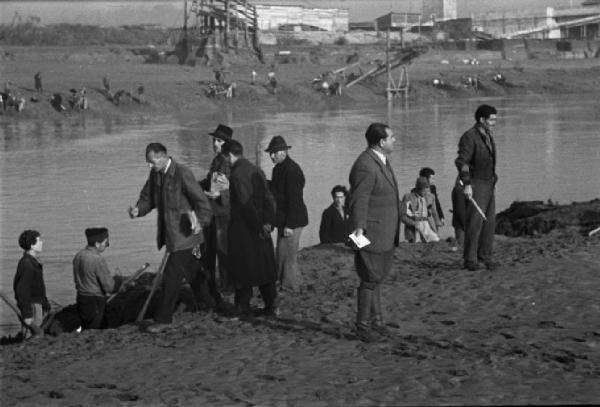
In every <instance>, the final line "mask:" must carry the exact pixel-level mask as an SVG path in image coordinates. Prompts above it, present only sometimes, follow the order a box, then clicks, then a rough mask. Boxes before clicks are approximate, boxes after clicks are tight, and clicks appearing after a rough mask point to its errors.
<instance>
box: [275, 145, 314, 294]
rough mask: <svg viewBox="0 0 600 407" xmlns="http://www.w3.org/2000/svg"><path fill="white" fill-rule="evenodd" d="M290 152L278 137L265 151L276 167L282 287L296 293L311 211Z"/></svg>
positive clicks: (303, 183) (296, 165)
mask: <svg viewBox="0 0 600 407" xmlns="http://www.w3.org/2000/svg"><path fill="white" fill-rule="evenodd" d="M290 148H292V147H291V146H288V145H287V143H286V142H285V140H284V138H283V137H281V136H274V137H273V138H272V139H271V142H270V143H269V146H268V147H267V149H266V150H265V151H266V152H267V153H269V156H270V157H271V160H272V161H273V163H274V164H275V167H273V175H272V176H271V183H270V189H271V192H272V194H273V196H274V197H275V203H276V205H277V210H276V215H275V227H277V250H276V252H277V276H278V280H279V286H280V288H282V289H290V290H292V291H295V290H296V289H297V288H298V286H297V285H298V283H297V281H296V270H297V267H298V265H297V257H298V248H299V246H300V234H301V233H302V229H303V228H304V227H305V226H306V225H308V211H307V209H306V205H305V204H304V197H303V190H304V185H305V179H304V173H303V172H302V169H301V168H300V166H299V165H298V163H296V162H295V161H294V160H292V159H291V157H290V156H289V155H288V150H289V149H290Z"/></svg>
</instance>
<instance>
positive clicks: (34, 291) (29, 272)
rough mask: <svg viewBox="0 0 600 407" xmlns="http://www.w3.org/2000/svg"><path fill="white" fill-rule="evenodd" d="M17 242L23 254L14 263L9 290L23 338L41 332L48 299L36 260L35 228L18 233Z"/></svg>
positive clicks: (40, 243) (39, 241)
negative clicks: (12, 277)
mask: <svg viewBox="0 0 600 407" xmlns="http://www.w3.org/2000/svg"><path fill="white" fill-rule="evenodd" d="M19 246H20V247H21V249H23V257H21V260H19V264H18V265H17V272H16V273H15V278H14V281H13V290H14V292H15V300H16V301H17V307H18V308H19V310H20V311H21V317H22V318H23V321H22V322H23V324H24V326H23V330H22V334H23V336H24V337H25V338H27V337H28V336H31V335H30V332H31V333H33V335H36V336H43V335H44V331H43V329H42V328H41V326H42V322H43V321H44V317H45V316H46V315H47V314H48V313H49V312H50V302H49V301H48V298H47V297H46V285H45V284H44V270H43V267H42V262H41V261H40V254H41V253H42V247H43V241H42V238H41V236H40V233H39V232H38V231H36V230H26V231H24V232H23V233H21V235H20V236H19Z"/></svg>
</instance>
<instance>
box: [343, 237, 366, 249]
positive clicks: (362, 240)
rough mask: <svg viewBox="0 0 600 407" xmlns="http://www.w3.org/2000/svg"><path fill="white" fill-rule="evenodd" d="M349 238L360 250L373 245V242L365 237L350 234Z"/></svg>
mask: <svg viewBox="0 0 600 407" xmlns="http://www.w3.org/2000/svg"><path fill="white" fill-rule="evenodd" d="M348 237H349V238H350V240H352V242H353V243H354V244H355V245H356V247H358V248H359V249H362V248H363V247H365V246H367V245H369V244H371V241H370V240H369V239H367V237H366V236H365V235H360V236H356V235H355V234H354V233H350V234H349V235H348Z"/></svg>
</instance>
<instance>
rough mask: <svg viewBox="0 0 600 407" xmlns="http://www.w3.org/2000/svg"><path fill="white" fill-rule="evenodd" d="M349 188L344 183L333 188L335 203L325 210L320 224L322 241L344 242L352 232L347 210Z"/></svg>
mask: <svg viewBox="0 0 600 407" xmlns="http://www.w3.org/2000/svg"><path fill="white" fill-rule="evenodd" d="M347 196H348V190H347V189H346V187H345V186H343V185H336V186H334V187H333V189H332V190H331V197H332V198H333V203H332V204H331V205H329V207H327V209H325V210H324V211H323V215H321V225H320V226H319V239H320V240H321V243H344V242H346V240H348V235H349V234H350V232H351V230H350V222H349V215H348V212H347V211H346V198H347Z"/></svg>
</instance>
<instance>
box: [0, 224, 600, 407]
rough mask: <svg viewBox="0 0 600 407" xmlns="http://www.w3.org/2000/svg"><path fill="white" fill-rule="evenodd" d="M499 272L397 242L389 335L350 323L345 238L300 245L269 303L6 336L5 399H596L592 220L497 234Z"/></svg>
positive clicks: (445, 249)
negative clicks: (260, 312) (166, 321)
mask: <svg viewBox="0 0 600 407" xmlns="http://www.w3.org/2000/svg"><path fill="white" fill-rule="evenodd" d="M497 242H498V244H497V253H498V260H499V261H500V262H501V263H502V266H501V267H500V268H499V269H498V270H497V271H495V272H487V271H486V272H479V273H476V272H468V271H465V270H463V269H462V268H461V267H460V266H461V259H460V254H459V253H457V252H453V251H452V250H451V247H450V245H449V244H447V243H440V244H437V245H408V244H402V246H401V247H400V248H399V249H398V250H397V251H396V255H395V260H394V268H393V273H392V275H391V276H390V278H389V279H388V281H387V282H386V284H385V286H384V289H383V296H384V308H385V311H386V316H387V320H388V321H389V323H390V328H391V329H392V331H393V335H392V336H391V337H390V338H388V339H387V340H386V341H385V342H382V343H375V344H364V343H362V342H360V341H358V340H356V339H355V338H354V336H353V334H352V330H351V320H352V318H353V315H354V290H355V287H356V277H355V275H354V272H353V269H352V255H351V253H350V252H349V251H348V250H347V249H346V248H343V247H337V246H316V247H312V248H308V249H305V250H303V251H302V253H301V255H300V259H299V263H300V270H301V274H302V281H303V283H302V290H301V293H300V294H298V295H296V296H293V297H292V296H287V297H284V298H283V300H282V310H283V313H282V315H281V317H280V318H279V319H276V320H275V319H263V318H256V319H255V320H254V321H247V322H224V323H219V322H216V321H215V320H213V319H212V318H210V317H207V316H202V315H200V314H196V313H187V312H186V313H182V314H178V315H176V318H175V323H174V325H173V329H171V330H170V331H167V332H165V333H162V334H159V335H155V336H152V335H149V334H145V333H142V332H140V330H139V329H138V327H136V326H135V325H126V326H123V327H121V328H118V329H110V330H105V331H101V332H93V333H91V332H85V333H82V334H76V333H71V334H63V335H61V336H59V337H57V338H53V337H46V338H44V339H42V340H40V341H38V342H33V341H30V342H27V343H25V344H20V345H11V346H5V347H2V349H1V350H0V351H1V355H2V366H3V371H2V387H3V388H2V396H1V400H0V402H1V403H2V405H13V404H18V405H119V404H120V405H163V404H166V405H182V406H183V405H216V406H231V405H236V406H238V405H239V406H250V405H260V406H284V405H289V406H296V405H297V406H300V405H303V406H306V405H310V406H347V405H365V406H367V405H369V406H370V405H382V406H396V405H416V404H421V405H435V404H460V405H464V404H574V403H595V402H598V400H600V389H599V388H598V386H597V383H598V380H599V379H600V353H599V352H598V349H600V324H599V321H600V319H599V318H598V315H599V313H600V303H599V302H598V295H597V293H598V291H599V290H600V278H599V276H598V270H599V269H600V254H599V253H600V250H599V249H600V234H597V235H595V236H593V237H591V238H588V237H584V236H582V235H581V234H580V233H578V232H575V231H572V230H562V231H553V232H551V233H550V234H548V235H544V236H541V237H535V238H505V237H498V239H497Z"/></svg>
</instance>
